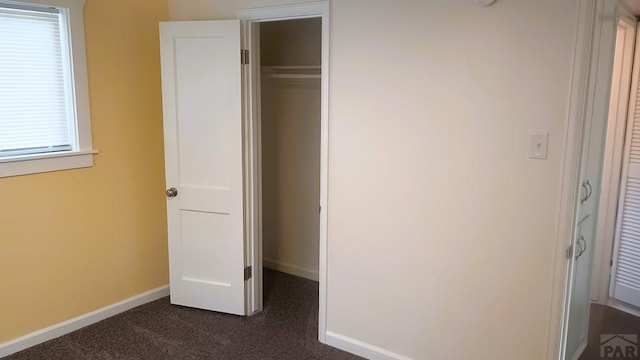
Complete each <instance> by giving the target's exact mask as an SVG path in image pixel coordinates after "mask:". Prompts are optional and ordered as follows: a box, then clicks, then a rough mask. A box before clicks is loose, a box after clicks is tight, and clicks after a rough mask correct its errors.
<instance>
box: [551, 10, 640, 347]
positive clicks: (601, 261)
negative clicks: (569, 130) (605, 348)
mask: <svg viewBox="0 0 640 360" xmlns="http://www.w3.org/2000/svg"><path fill="white" fill-rule="evenodd" d="M593 4H594V5H595V6H596V7H597V9H598V11H597V12H596V14H599V16H598V17H595V19H597V20H596V22H595V24H596V31H594V33H593V34H594V36H595V37H594V38H593V39H591V41H592V46H593V53H592V61H593V63H592V64H593V65H592V67H591V70H590V85H589V91H588V100H587V103H588V106H587V107H586V108H585V111H586V116H585V118H586V123H585V131H584V137H583V149H582V150H581V162H582V165H581V170H580V172H581V175H580V182H581V187H582V189H581V191H580V193H579V195H578V199H577V202H578V205H577V207H576V209H577V215H578V217H577V218H578V219H579V221H578V227H577V231H576V234H577V236H576V239H578V241H576V243H575V244H574V245H573V248H570V250H567V257H568V258H569V259H570V263H571V264H575V265H573V266H575V271H574V272H573V275H572V277H571V278H570V279H571V280H572V284H571V286H572V287H570V288H569V289H570V290H569V291H571V293H570V295H569V296H570V297H569V299H570V301H569V303H568V304H569V308H568V312H567V314H568V316H567V319H568V321H567V322H566V323H565V324H567V323H568V327H567V330H566V331H567V337H566V344H565V351H566V352H565V353H564V356H562V357H561V358H564V359H578V358H585V356H586V358H591V357H592V356H595V355H594V354H599V350H600V341H601V338H600V337H601V335H603V336H607V335H608V334H610V333H613V334H614V335H615V334H616V333H624V334H626V333H629V331H628V329H625V328H624V326H621V327H620V328H619V329H614V328H612V327H611V326H610V325H611V324H615V322H613V321H610V319H608V318H607V317H611V316H613V317H616V318H619V316H620V314H619V313H614V312H613V311H612V310H613V309H609V310H607V307H618V308H620V303H619V302H618V301H617V300H615V299H614V298H616V297H618V298H620V297H619V295H616V294H615V292H614V290H613V289H614V287H615V286H616V285H619V283H618V281H617V277H616V262H617V259H618V256H617V255H618V254H619V253H620V252H619V249H620V246H619V244H620V239H621V234H622V235H623V237H624V234H625V233H626V234H627V235H629V234H631V233H637V232H636V231H635V230H634V229H633V227H634V226H635V225H633V224H632V226H631V227H629V226H626V225H624V219H623V216H621V215H623V214H625V213H626V212H628V208H629V206H628V205H629V204H627V199H626V198H625V187H626V186H627V185H626V184H627V179H628V177H627V176H626V175H625V174H626V173H627V172H628V171H627V170H628V165H629V164H630V162H629V158H630V157H629V155H630V153H632V151H631V147H630V145H631V143H632V142H633V136H631V137H630V136H629V135H632V134H633V133H634V127H633V124H634V122H635V120H634V119H633V118H634V112H637V111H636V110H635V109H636V103H637V101H636V98H635V95H634V94H635V93H636V90H637V84H638V77H637V73H638V69H640V67H638V65H640V61H639V59H638V55H639V54H640V53H635V59H634V52H635V46H636V40H635V39H636V19H635V17H634V16H633V15H631V14H630V13H629V12H628V11H627V10H626V8H625V6H624V4H623V2H603V1H597V2H593ZM605 18H606V20H604V19H605ZM634 62H635V65H634ZM632 68H634V69H633V73H634V74H635V75H633V78H632ZM630 98H631V101H630ZM625 169H627V170H625ZM592 195H595V196H594V197H593V200H595V202H594V201H593V200H591V201H589V199H590V198H591V196H592ZM632 197H634V198H635V196H634V195H633V194H632ZM633 201H635V200H633ZM633 201H632V202H633ZM583 215H588V216H590V217H591V218H592V219H591V225H589V226H588V227H585V226H584V225H582V224H581V222H580V219H582V216H583ZM634 217H635V216H634ZM589 229H592V230H589ZM631 236H632V237H634V236H635V235H631ZM635 239H636V240H637V236H635ZM636 240H633V241H636ZM633 241H632V242H633ZM627 249H628V247H627ZM583 255H585V256H583ZM627 255H628V254H627ZM636 256H637V252H636V254H635V255H632V257H636ZM626 260H627V259H625V261H626ZM592 261H593V262H592ZM632 262H633V261H632ZM627 265H629V263H628V262H627V264H626V265H625V266H627ZM631 267H633V266H631ZM628 270H629V266H627V267H626V270H623V271H624V276H628V277H630V278H638V277H640V271H638V270H640V267H638V268H636V270H637V271H636V273H635V274H630V272H629V271H628ZM619 274H622V272H620V273H619ZM610 276H611V277H610ZM610 279H611V280H610ZM610 285H611V287H610ZM592 303H595V304H598V303H599V304H601V305H606V306H605V307H603V306H599V305H594V304H592ZM623 308H625V311H627V312H633V311H629V310H631V307H629V306H623ZM611 314H613V315H611ZM623 315H624V314H623ZM590 316H591V319H590ZM629 316H631V315H629ZM590 320H591V321H590ZM630 323H634V322H633V321H631V322H630ZM603 325H606V326H604V327H603ZM603 331H604V333H603ZM585 349H586V350H585ZM581 355H582V357H581Z"/></svg>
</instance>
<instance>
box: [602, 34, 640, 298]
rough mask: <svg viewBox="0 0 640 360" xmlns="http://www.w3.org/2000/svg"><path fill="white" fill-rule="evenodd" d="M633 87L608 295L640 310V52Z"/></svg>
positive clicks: (635, 64)
mask: <svg viewBox="0 0 640 360" xmlns="http://www.w3.org/2000/svg"><path fill="white" fill-rule="evenodd" d="M636 38H640V37H636ZM636 46H637V44H636ZM631 84H632V86H631V96H630V100H629V117H628V120H627V131H626V136H625V137H626V139H625V149H624V159H623V165H622V177H621V184H620V200H619V205H618V220H617V224H616V237H615V241H614V252H613V256H614V257H613V267H612V272H611V283H610V291H609V292H610V295H611V297H613V298H615V299H618V300H621V301H624V302H626V303H628V304H632V305H635V306H640V108H639V105H640V51H636V55H635V59H634V65H633V79H632V82H631Z"/></svg>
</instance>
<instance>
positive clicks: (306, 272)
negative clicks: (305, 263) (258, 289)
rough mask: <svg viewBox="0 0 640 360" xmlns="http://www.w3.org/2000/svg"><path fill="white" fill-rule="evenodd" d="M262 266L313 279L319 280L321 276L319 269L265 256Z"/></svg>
mask: <svg viewBox="0 0 640 360" xmlns="http://www.w3.org/2000/svg"><path fill="white" fill-rule="evenodd" d="M262 266H264V267H266V268H268V269H272V270H277V271H282V272H283V273H287V274H291V275H295V276H299V277H303V278H305V279H309V280H313V281H318V278H319V277H318V271H314V270H311V269H307V268H304V267H302V266H298V265H293V264H290V263H287V262H284V261H278V260H275V259H270V258H263V259H262Z"/></svg>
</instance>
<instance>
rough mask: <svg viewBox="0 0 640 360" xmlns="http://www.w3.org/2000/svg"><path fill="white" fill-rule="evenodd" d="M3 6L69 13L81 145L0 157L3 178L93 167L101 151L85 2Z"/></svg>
mask: <svg viewBox="0 0 640 360" xmlns="http://www.w3.org/2000/svg"><path fill="white" fill-rule="evenodd" d="M0 3H6V4H18V5H20V4H22V5H36V6H42V5H45V6H53V7H56V8H59V9H60V11H61V12H63V13H65V14H66V18H67V21H66V22H67V29H66V32H67V34H68V36H69V48H70V49H69V51H70V54H69V55H70V58H71V60H72V64H71V70H72V76H71V77H72V83H73V95H72V99H71V101H72V102H73V104H74V105H75V106H74V107H75V113H76V119H75V120H76V121H75V122H76V123H75V125H76V135H77V144H78V147H77V148H76V149H73V150H71V151H64V152H58V153H43V154H31V155H21V156H13V157H6V158H0V178H2V177H9V176H18V175H27V174H35V173H42V172H50V171H59V170H69V169H77V168H84V167H91V166H93V156H94V154H97V151H96V150H94V149H93V144H92V138H91V119H90V109H89V86H88V78H87V60H86V50H85V37H84V17H83V9H84V3H85V0H27V1H11V0H0Z"/></svg>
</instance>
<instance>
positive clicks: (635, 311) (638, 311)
mask: <svg viewBox="0 0 640 360" xmlns="http://www.w3.org/2000/svg"><path fill="white" fill-rule="evenodd" d="M606 305H608V306H611V307H612V308H614V309H618V310H620V311H624V312H626V313H627V314H631V315H633V316H637V317H640V308H637V307H635V306H633V305H631V304H627V303H625V302H622V301H620V300H617V299H614V298H609V299H608V300H607V302H606Z"/></svg>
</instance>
